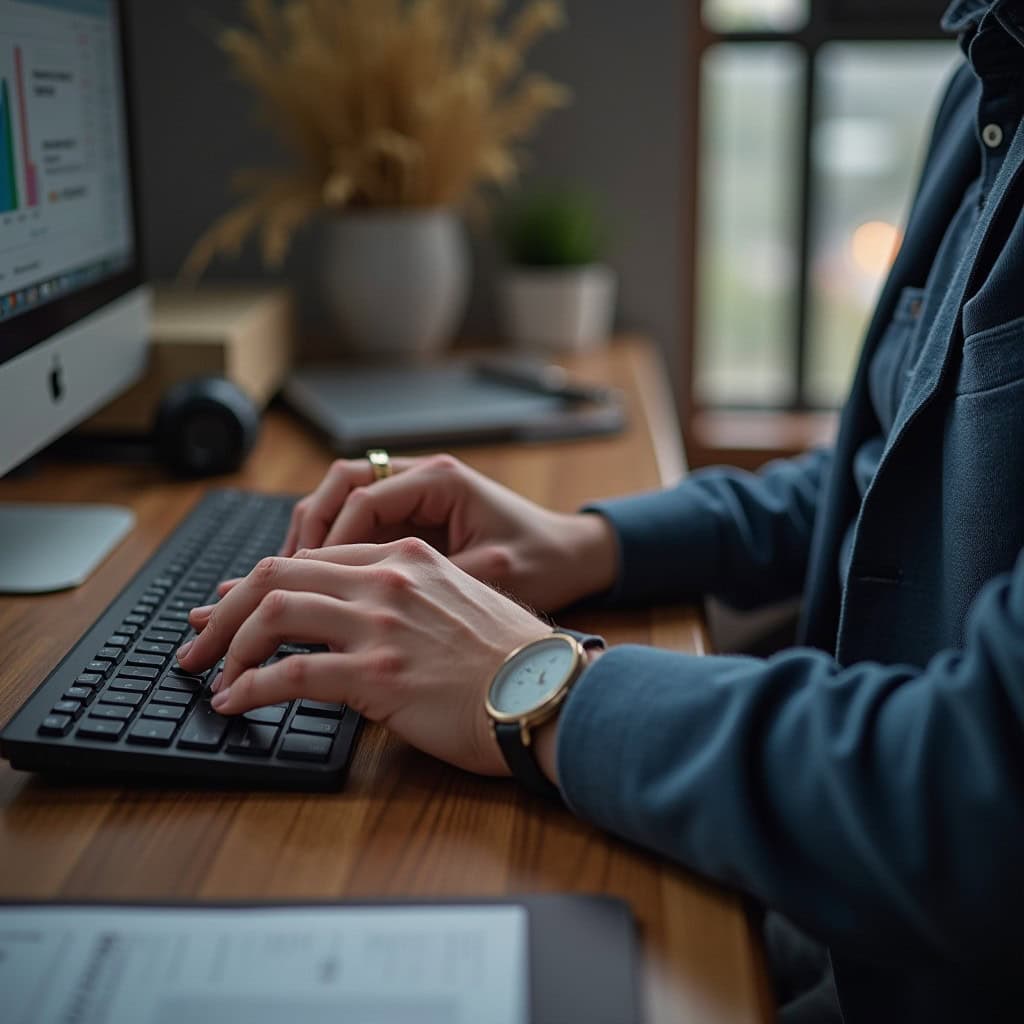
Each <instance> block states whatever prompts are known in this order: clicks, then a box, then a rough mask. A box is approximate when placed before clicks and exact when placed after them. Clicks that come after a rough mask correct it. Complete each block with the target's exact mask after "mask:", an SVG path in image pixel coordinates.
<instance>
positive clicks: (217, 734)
mask: <svg viewBox="0 0 1024 1024" xmlns="http://www.w3.org/2000/svg"><path fill="white" fill-rule="evenodd" d="M229 723H230V719H228V718H225V717H224V716H223V715H218V714H217V712H216V711H214V710H213V708H212V707H210V705H209V704H206V703H200V704H199V705H197V707H196V709H195V711H193V712H192V717H191V718H190V719H189V720H188V721H187V722H186V723H185V728H184V729H182V731H181V735H180V736H179V737H178V746H179V747H185V748H187V749H189V750H216V749H217V748H218V747H219V746H220V745H221V741H222V740H223V739H224V733H225V732H227V729H228V725H229Z"/></svg>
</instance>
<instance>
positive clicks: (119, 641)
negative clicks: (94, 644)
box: [105, 633, 132, 648]
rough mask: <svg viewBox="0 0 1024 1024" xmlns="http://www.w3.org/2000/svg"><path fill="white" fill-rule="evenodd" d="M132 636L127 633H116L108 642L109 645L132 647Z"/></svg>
mask: <svg viewBox="0 0 1024 1024" xmlns="http://www.w3.org/2000/svg"><path fill="white" fill-rule="evenodd" d="M131 642H132V638H131V637H130V636H128V634H127V633H115V634H114V635H113V636H112V637H111V638H110V639H109V640H108V641H107V642H106V645H105V646H107V647H117V648H124V647H130V646H131Z"/></svg>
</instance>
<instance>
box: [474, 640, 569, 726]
mask: <svg viewBox="0 0 1024 1024" xmlns="http://www.w3.org/2000/svg"><path fill="white" fill-rule="evenodd" d="M575 664H576V651H575V648H574V647H573V646H572V645H570V644H569V643H567V642H566V641H565V640H561V639H559V638H557V637H551V639H549V640H540V641H538V642H537V643H535V644H532V645H531V646H529V647H527V648H526V650H525V651H521V652H520V653H519V654H518V655H516V657H515V658H513V659H512V660H511V661H510V662H508V664H506V665H504V666H503V667H502V669H501V671H500V672H499V673H498V674H497V675H496V676H495V677H494V682H493V683H491V692H490V701H491V707H493V708H494V710H495V711H497V712H498V713H499V714H503V715H513V716H521V715H524V714H526V713H527V712H529V711H533V710H534V708H537V707H540V705H541V704H543V703H544V702H545V701H546V700H547V699H548V698H549V697H551V696H552V695H553V694H554V693H557V692H558V690H559V689H560V688H561V686H562V684H563V683H564V682H565V681H566V680H567V679H568V678H569V675H570V674H571V672H572V670H573V667H574V666H575Z"/></svg>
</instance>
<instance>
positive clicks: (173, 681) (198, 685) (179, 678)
mask: <svg viewBox="0 0 1024 1024" xmlns="http://www.w3.org/2000/svg"><path fill="white" fill-rule="evenodd" d="M203 682H204V680H203V679H202V678H201V677H199V676H187V675H185V674H184V673H181V674H179V673H178V672H175V671H174V669H171V671H170V672H169V673H168V674H167V675H166V676H164V678H163V680H162V681H161V683H160V689H161V690H180V691H181V692H182V693H195V692H196V690H199V689H202V686H203Z"/></svg>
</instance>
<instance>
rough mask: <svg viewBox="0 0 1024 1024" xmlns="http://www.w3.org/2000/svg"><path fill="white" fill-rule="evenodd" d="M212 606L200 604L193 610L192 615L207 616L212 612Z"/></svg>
mask: <svg viewBox="0 0 1024 1024" xmlns="http://www.w3.org/2000/svg"><path fill="white" fill-rule="evenodd" d="M213 608H214V606H213V605H212V604H201V605H199V606H198V607H197V608H193V609H192V611H191V613H190V614H192V615H209V614H210V612H212V611H213Z"/></svg>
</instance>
